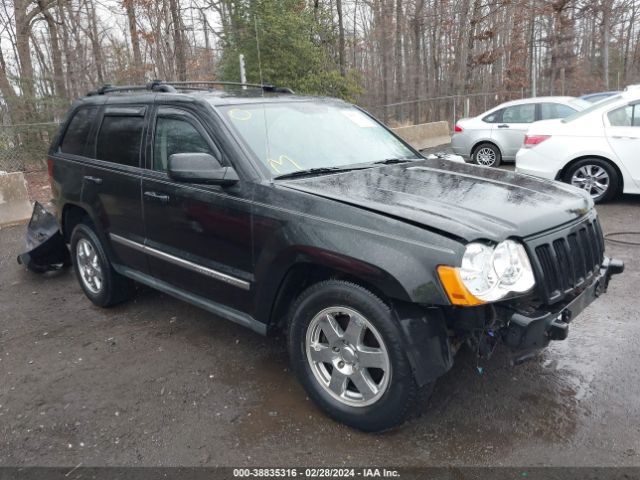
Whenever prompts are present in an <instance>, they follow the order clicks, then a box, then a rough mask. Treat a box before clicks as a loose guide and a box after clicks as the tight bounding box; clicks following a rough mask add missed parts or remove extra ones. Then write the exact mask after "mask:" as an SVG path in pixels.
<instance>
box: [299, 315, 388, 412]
mask: <svg viewBox="0 0 640 480" xmlns="http://www.w3.org/2000/svg"><path fill="white" fill-rule="evenodd" d="M305 350H306V355H307V361H308V362H309V365H310V367H311V370H312V372H313V375H314V377H315V378H316V380H317V381H318V383H319V384H320V385H321V386H322V388H323V389H324V390H325V391H326V392H327V393H328V394H329V395H331V396H332V397H333V398H334V399H336V400H338V401H339V402H340V403H342V404H344V405H348V406H352V407H365V406H367V405H371V404H373V403H375V402H376V401H378V400H379V399H380V398H381V397H382V395H384V393H385V391H386V390H387V388H388V386H389V381H390V377H391V362H390V359H389V354H388V352H387V349H386V347H385V344H384V341H383V339H382V336H381V335H380V333H379V332H378V331H377V330H376V328H375V327H374V326H373V324H372V323H371V322H370V321H369V320H367V319H366V318H365V317H364V316H363V315H361V314H360V313H358V312H356V311H355V310H353V309H350V308H347V307H338V306H336V307H330V308H326V309H324V310H322V311H321V312H320V313H318V314H317V315H316V316H315V317H314V318H313V319H312V320H311V322H310V323H309V326H308V327H307V333H306V341H305Z"/></svg>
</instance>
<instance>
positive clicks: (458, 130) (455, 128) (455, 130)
mask: <svg viewBox="0 0 640 480" xmlns="http://www.w3.org/2000/svg"><path fill="white" fill-rule="evenodd" d="M453 131H454V132H456V133H462V127H461V126H460V125H456V126H455V127H453Z"/></svg>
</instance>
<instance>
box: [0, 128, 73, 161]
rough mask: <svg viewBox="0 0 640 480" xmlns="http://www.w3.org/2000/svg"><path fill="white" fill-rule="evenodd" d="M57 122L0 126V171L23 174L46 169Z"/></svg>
mask: <svg viewBox="0 0 640 480" xmlns="http://www.w3.org/2000/svg"><path fill="white" fill-rule="evenodd" d="M59 126H60V124H59V123H57V122H46V123H31V124H17V125H0V171H4V172H21V171H22V172H24V171H30V170H42V169H44V168H46V165H47V164H46V156H47V150H48V148H49V144H50V143H51V139H52V138H53V136H54V135H55V133H56V131H57V130H58V127H59Z"/></svg>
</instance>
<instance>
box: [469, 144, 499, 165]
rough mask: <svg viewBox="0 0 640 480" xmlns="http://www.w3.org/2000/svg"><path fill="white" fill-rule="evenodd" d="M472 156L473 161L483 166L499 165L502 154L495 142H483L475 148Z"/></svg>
mask: <svg viewBox="0 0 640 480" xmlns="http://www.w3.org/2000/svg"><path fill="white" fill-rule="evenodd" d="M471 158H472V160H473V163H475V164H477V165H481V166H483V167H499V166H500V162H501V161H502V154H501V153H500V149H499V148H498V147H496V146H495V145H494V144H493V143H481V144H480V145H478V146H477V147H476V148H475V150H474V151H473V154H472V155H471Z"/></svg>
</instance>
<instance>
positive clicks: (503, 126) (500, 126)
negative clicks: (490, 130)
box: [498, 123, 509, 128]
mask: <svg viewBox="0 0 640 480" xmlns="http://www.w3.org/2000/svg"><path fill="white" fill-rule="evenodd" d="M498 128H509V125H507V124H506V123H503V124H502V125H498Z"/></svg>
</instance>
